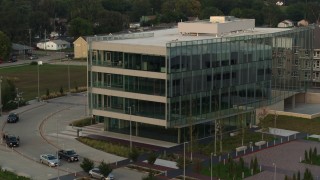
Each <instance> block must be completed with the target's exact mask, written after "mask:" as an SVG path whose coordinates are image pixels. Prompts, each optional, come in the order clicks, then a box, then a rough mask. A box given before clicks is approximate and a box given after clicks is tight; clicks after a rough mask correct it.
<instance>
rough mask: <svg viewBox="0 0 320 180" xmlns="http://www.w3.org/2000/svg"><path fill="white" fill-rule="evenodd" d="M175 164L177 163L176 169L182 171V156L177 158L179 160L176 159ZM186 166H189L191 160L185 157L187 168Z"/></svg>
mask: <svg viewBox="0 0 320 180" xmlns="http://www.w3.org/2000/svg"><path fill="white" fill-rule="evenodd" d="M176 163H177V167H178V168H179V169H183V164H184V158H183V156H181V157H179V158H178V159H177V161H176ZM188 164H191V160H190V159H189V158H187V157H186V166H187V165H188Z"/></svg>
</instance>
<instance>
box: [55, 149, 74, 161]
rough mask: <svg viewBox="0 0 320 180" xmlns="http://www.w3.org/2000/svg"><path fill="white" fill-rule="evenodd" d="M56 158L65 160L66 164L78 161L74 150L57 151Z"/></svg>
mask: <svg viewBox="0 0 320 180" xmlns="http://www.w3.org/2000/svg"><path fill="white" fill-rule="evenodd" d="M58 157H59V159H65V160H67V161H68V162H73V161H79V156H78V154H77V153H76V152H74V150H72V149H67V150H59V151H58Z"/></svg>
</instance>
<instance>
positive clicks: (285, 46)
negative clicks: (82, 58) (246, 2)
mask: <svg viewBox="0 0 320 180" xmlns="http://www.w3.org/2000/svg"><path fill="white" fill-rule="evenodd" d="M266 31H268V30H266ZM246 34H250V33H246ZM312 41H313V29H312V28H310V27H305V28H294V29H288V30H286V31H281V32H275V33H266V34H254V33H251V35H245V36H230V37H228V36H226V37H220V38H212V39H206V40H193V41H172V42H169V43H167V44H166V47H164V48H166V52H167V55H166V56H160V55H145V54H138V53H136V54H135V53H125V52H121V51H120V50H119V51H109V50H108V49H106V50H95V49H89V52H90V56H89V58H90V59H89V61H88V63H89V64H88V65H89V73H88V84H89V86H90V87H91V88H95V89H99V90H101V91H99V92H96V93H92V90H90V88H89V101H90V103H89V106H90V107H89V108H90V109H91V110H92V109H97V110H103V111H106V112H118V113H121V114H130V112H129V111H128V110H129V107H132V109H131V110H132V111H131V114H132V115H135V117H137V116H140V117H148V118H154V119H157V120H159V121H161V122H162V121H166V125H165V126H164V125H163V127H160V126H158V127H159V128H160V129H162V130H160V131H163V130H164V129H163V128H167V129H166V130H168V131H170V132H172V129H174V130H177V129H179V130H181V133H182V134H183V133H184V136H185V137H187V135H186V133H187V132H188V130H185V128H187V127H188V126H190V125H191V124H194V125H195V126H196V127H197V129H198V130H199V133H198V134H200V135H201V136H202V137H204V136H208V135H209V134H210V133H211V131H212V127H211V126H212V125H213V123H214V122H215V120H217V119H222V120H223V121H224V123H225V124H226V126H229V127H236V126H237V125H238V124H239V123H238V121H239V115H240V114H243V116H244V117H245V120H246V124H247V125H248V124H250V123H251V124H254V123H255V120H254V118H255V109H256V108H260V107H264V106H267V105H271V104H273V103H276V102H279V101H282V100H284V99H285V98H288V97H290V96H292V95H294V94H296V93H299V92H305V91H306V89H307V88H308V86H309V84H310V83H311V78H312V76H311V74H312V61H313V48H312V44H313V42H312ZM92 66H98V67H109V68H113V70H114V69H124V70H126V72H125V73H121V72H120V71H119V73H118V71H113V72H107V71H105V72H104V71H103V70H101V69H100V70H98V71H92V70H91V67H92ZM129 71H130V73H131V74H130V73H129V75H128V72H129ZM136 72H137V74H139V73H140V72H148V73H154V72H156V73H154V74H161V73H163V74H165V75H166V76H165V78H155V77H154V76H153V78H151V77H148V74H146V73H144V74H141V73H140V74H139V75H136V74H134V73H136ZM154 74H153V75H154ZM104 90H113V91H116V92H118V93H119V92H123V93H126V92H132V93H138V94H141V95H153V96H154V97H155V98H158V97H161V98H163V99H165V102H164V101H161V100H159V99H158V100H155V99H152V98H149V99H143V100H142V99H141V98H139V97H134V96H132V97H130V98H128V97H127V96H124V95H121V97H117V96H115V95H112V94H110V95H107V94H108V93H106V94H104V93H103V92H104ZM118 96H119V95H118ZM122 96H123V97H122ZM133 121H134V120H133ZM128 122H129V120H128V119H126V120H125V119H115V118H111V117H108V116H106V117H105V125H106V126H107V127H108V128H107V129H108V130H110V131H115V132H127V131H126V130H127V125H128ZM156 126H157V125H155V124H152V122H150V123H148V122H146V123H139V126H138V125H137V128H138V127H139V129H140V130H141V134H140V133H139V136H140V135H141V136H143V134H144V133H145V136H146V137H147V136H150V137H153V136H156V134H152V133H151V134H150V133H149V135H148V133H147V132H143V131H142V129H145V130H146V129H148V128H149V129H150V128H151V129H157V127H156ZM179 132H180V131H179ZM173 134H174V133H173ZM173 136H176V135H173ZM182 136H183V135H181V138H183V137H182ZM167 138H169V137H167ZM155 139H157V138H155ZM169 139H170V138H169Z"/></svg>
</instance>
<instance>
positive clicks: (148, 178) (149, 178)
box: [142, 172, 156, 180]
mask: <svg viewBox="0 0 320 180" xmlns="http://www.w3.org/2000/svg"><path fill="white" fill-rule="evenodd" d="M155 179H156V177H155V176H154V173H152V172H150V173H149V174H148V176H145V177H143V178H142V180H155Z"/></svg>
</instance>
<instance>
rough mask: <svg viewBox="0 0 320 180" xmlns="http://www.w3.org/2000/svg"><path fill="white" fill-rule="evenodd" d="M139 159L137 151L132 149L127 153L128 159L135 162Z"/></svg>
mask: <svg viewBox="0 0 320 180" xmlns="http://www.w3.org/2000/svg"><path fill="white" fill-rule="evenodd" d="M138 157H139V151H138V150H137V149H136V148H132V151H131V152H130V153H129V158H130V159H131V160H132V161H133V162H136V161H137V160H138Z"/></svg>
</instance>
